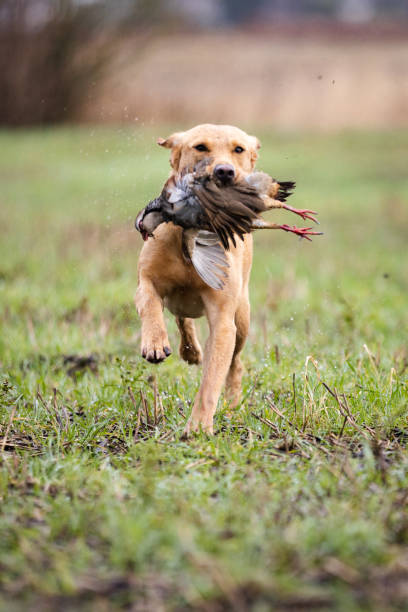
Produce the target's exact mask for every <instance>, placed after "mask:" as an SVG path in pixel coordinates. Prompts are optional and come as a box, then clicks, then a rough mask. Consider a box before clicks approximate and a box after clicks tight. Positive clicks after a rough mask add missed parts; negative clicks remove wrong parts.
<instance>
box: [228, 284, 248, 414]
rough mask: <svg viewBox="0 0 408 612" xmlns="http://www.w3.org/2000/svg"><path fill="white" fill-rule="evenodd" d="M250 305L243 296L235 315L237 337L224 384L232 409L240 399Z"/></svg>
mask: <svg viewBox="0 0 408 612" xmlns="http://www.w3.org/2000/svg"><path fill="white" fill-rule="evenodd" d="M249 318H250V305H249V300H248V296H247V295H246V296H244V297H243V298H242V300H241V302H240V304H239V306H238V308H237V311H236V313H235V325H236V328H237V335H236V340H235V349H234V354H233V356H232V361H231V365H230V369H229V372H228V376H227V380H226V382H225V395H226V398H227V399H228V400H229V401H230V404H231V407H232V408H234V407H235V406H236V405H237V404H238V402H239V400H240V397H241V380H242V371H243V366H242V362H241V352H242V349H243V348H244V344H245V341H246V339H247V336H248V331H249Z"/></svg>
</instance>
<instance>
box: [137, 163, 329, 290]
mask: <svg viewBox="0 0 408 612" xmlns="http://www.w3.org/2000/svg"><path fill="white" fill-rule="evenodd" d="M294 188H295V183H294V182H292V181H287V182H282V181H277V180H275V179H273V178H272V177H270V176H269V175H268V174H266V173H264V172H253V173H251V174H249V175H248V176H246V177H245V179H242V180H239V181H236V182H235V183H233V184H229V185H223V184H220V182H219V181H217V180H216V178H214V177H213V176H212V175H210V174H208V172H206V164H205V163H204V164H203V163H202V162H201V163H200V165H199V166H198V167H196V168H195V169H194V170H193V171H192V172H189V171H186V172H184V173H182V174H180V175H178V176H176V177H171V178H170V179H169V180H168V181H167V182H166V184H165V186H164V188H163V190H162V192H161V194H160V195H159V197H157V198H155V199H154V200H152V201H151V202H149V204H148V205H147V206H146V207H145V208H144V209H143V210H142V211H141V212H140V213H139V214H138V215H137V217H136V221H135V227H136V229H137V230H138V231H139V232H140V233H141V235H142V238H143V240H144V241H146V240H147V239H148V238H149V237H153V236H154V231H155V229H156V228H157V227H158V226H159V225H161V224H162V223H169V222H172V223H174V224H175V225H178V226H180V227H182V228H183V229H184V232H183V251H184V252H185V255H186V257H187V258H188V259H189V260H190V261H191V263H192V264H193V266H194V267H195V269H196V271H197V273H198V274H199V276H201V278H202V279H203V280H204V281H205V282H206V283H207V284H208V285H209V286H210V287H213V288H214V289H222V287H223V286H224V280H223V279H224V278H225V277H226V275H227V274H226V270H225V269H226V268H227V267H228V262H227V258H226V255H225V251H228V250H229V248H230V242H231V243H232V244H233V245H234V246H236V237H237V236H238V237H239V238H240V239H241V240H243V239H244V235H245V234H247V233H250V232H252V231H253V230H255V229H282V230H284V231H286V232H292V233H294V234H296V235H298V236H300V237H301V238H306V239H307V240H311V238H310V236H317V235H320V234H321V232H314V231H311V230H312V228H311V227H307V228H298V227H295V226H292V227H291V226H289V225H278V224H276V223H270V222H267V221H265V220H264V219H263V218H262V217H261V216H260V215H261V213H263V212H265V211H267V210H270V209H272V208H285V209H287V210H290V211H291V212H294V213H296V214H298V215H300V216H301V217H302V218H303V219H310V220H312V221H314V222H315V223H317V219H316V218H315V216H314V215H316V214H317V213H316V212H314V211H312V210H308V209H296V208H293V207H291V206H289V205H288V204H286V199H287V198H288V197H289V196H290V195H291V194H292V191H293V189H294Z"/></svg>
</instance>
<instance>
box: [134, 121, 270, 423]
mask: <svg viewBox="0 0 408 612" xmlns="http://www.w3.org/2000/svg"><path fill="white" fill-rule="evenodd" d="M158 144H160V145H161V146H164V147H167V148H169V149H171V157H170V164H171V166H172V174H177V173H179V172H181V171H182V170H183V169H185V168H186V167H187V168H190V169H192V168H193V167H194V166H195V164H196V163H197V162H198V161H200V159H202V158H203V157H210V158H211V160H212V161H211V165H210V171H212V170H213V169H214V168H215V166H216V165H217V164H224V163H227V164H231V165H233V166H234V169H235V176H236V178H237V179H239V178H243V177H244V176H245V175H247V174H249V173H250V172H252V170H253V169H254V166H255V162H256V159H257V150H258V149H259V146H260V145H259V141H258V139H257V138H255V137H254V136H249V135H248V134H246V133H245V132H243V131H242V130H240V129H239V128H236V127H232V126H228V125H211V124H205V125H198V126H196V127H194V128H192V129H190V130H188V131H186V132H178V133H176V134H172V135H171V136H169V137H168V138H166V139H159V141H158ZM198 144H204V145H206V147H207V148H208V151H209V152H199V151H197V150H196V149H195V148H194V147H195V146H196V145H198ZM237 146H241V147H242V148H243V149H244V151H243V152H242V153H236V152H234V149H235V147H237ZM181 235H182V230H181V228H179V227H176V226H174V225H172V224H171V223H167V224H162V225H160V226H159V227H158V228H157V230H156V231H155V234H154V236H155V237H154V238H149V239H148V240H147V242H145V244H144V246H143V249H142V251H141V254H140V258H139V267H138V271H139V285H138V289H137V292H136V296H135V303H136V308H137V310H138V313H139V315H140V317H141V320H142V334H141V335H142V340H141V348H142V355H144V356H145V357H146V358H147V359H149V360H156V361H161V360H163V359H165V358H166V351H167V352H168V347H169V346H170V345H169V340H168V336H167V331H166V326H165V322H164V317H163V307H164V306H166V307H167V308H168V309H169V310H170V312H172V313H173V314H174V315H175V316H176V320H177V325H178V327H179V330H180V335H181V343H180V355H181V357H182V358H183V359H185V360H186V361H187V362H188V363H200V362H201V360H202V361H203V376H202V381H201V385H200V389H199V391H198V393H197V396H196V398H195V401H194V406H193V410H192V413H191V416H190V419H189V420H188V423H187V425H186V429H185V433H186V434H188V433H190V432H191V431H198V430H199V429H203V430H204V431H207V432H209V433H212V431H213V417H214V413H215V410H216V407H217V402H218V399H219V396H220V393H221V389H222V386H223V384H224V382H226V395H227V397H228V399H229V400H230V401H231V404H232V405H233V406H235V405H237V404H238V402H239V399H240V395H241V378H242V364H241V359H240V354H241V351H242V348H243V346H244V343H245V340H246V337H247V335H248V328H249V300H248V282H249V275H250V271H251V263H252V236H251V235H249V234H247V235H246V236H245V240H244V241H243V242H242V241H241V240H238V241H237V246H236V248H234V247H232V248H231V250H230V251H228V252H227V258H228V261H229V265H230V268H229V270H228V279H227V280H226V284H225V287H224V289H223V290H221V291H217V290H214V289H211V288H210V287H208V286H207V285H206V284H205V283H204V282H203V281H202V280H201V279H200V277H199V276H198V275H197V273H196V272H195V270H194V268H193V266H192V265H191V264H190V263H188V262H187V261H186V260H185V257H184V256H183V252H182V243H181ZM202 315H205V316H206V317H207V320H208V323H209V330H210V332H209V337H208V339H207V342H206V346H205V351H204V357H203V359H202V351H201V347H200V345H199V343H198V340H197V336H196V333H195V328H194V322H193V319H195V318H197V317H200V316H202ZM165 349H166V351H165Z"/></svg>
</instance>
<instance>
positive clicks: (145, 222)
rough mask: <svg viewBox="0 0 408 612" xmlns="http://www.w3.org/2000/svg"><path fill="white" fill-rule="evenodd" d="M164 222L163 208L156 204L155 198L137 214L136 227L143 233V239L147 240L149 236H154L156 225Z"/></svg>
mask: <svg viewBox="0 0 408 612" xmlns="http://www.w3.org/2000/svg"><path fill="white" fill-rule="evenodd" d="M163 222H164V217H163V213H162V210H161V209H160V208H158V207H157V206H156V205H155V200H153V202H150V203H149V204H148V205H147V206H146V208H144V209H143V210H141V211H140V213H139V214H138V215H137V217H136V220H135V228H136V229H137V231H138V232H140V233H141V234H142V238H143V240H144V241H146V240H147V239H148V238H149V237H152V236H153V232H154V230H155V229H156V227H158V226H159V225H160V224H161V223H163Z"/></svg>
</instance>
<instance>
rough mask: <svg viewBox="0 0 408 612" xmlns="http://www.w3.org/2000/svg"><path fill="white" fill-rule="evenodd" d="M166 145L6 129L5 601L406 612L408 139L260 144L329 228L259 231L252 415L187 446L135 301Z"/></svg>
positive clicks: (0, 250) (248, 394)
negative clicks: (144, 233)
mask: <svg viewBox="0 0 408 612" xmlns="http://www.w3.org/2000/svg"><path fill="white" fill-rule="evenodd" d="M168 131H169V129H168V128H160V129H159V128H157V129H156V128H155V129H150V128H149V129H147V128H145V129H144V130H142V131H137V132H135V131H132V130H130V129H128V128H126V129H117V130H115V129H110V130H109V129H95V130H94V129H92V128H83V129H68V128H67V129H60V130H49V131H43V132H41V131H21V132H17V131H16V132H2V133H1V134H0V144H1V147H0V160H1V161H0V164H1V165H0V175H1V185H2V188H1V193H0V236H1V239H0V326H1V335H0V377H1V378H0V427H1V430H0V451H1V460H0V461H1V463H0V500H1V520H0V608H1V609H2V610H3V609H4V610H22V609H24V610H37V609H38V610H47V609H50V610H54V609H58V610H79V609H80V610H88V609H89V610H108V609H115V608H116V607H118V608H121V607H123V608H128V609H133V610H155V611H156V610H181V609H183V610H203V611H204V610H211V611H212V610H217V611H218V610H238V611H240V610H249V609H251V610H256V611H264V610H298V609H307V610H315V609H316V610H317V609H319V610H325V609H338V610H348V611H353V610H376V611H377V610H394V609H401V610H402V609H407V608H406V605H407V604H406V602H407V600H408V587H407V584H408V547H407V545H408V515H407V502H408V473H407V470H408V455H407V441H408V423H407V400H408V389H407V382H408V378H407V372H408V347H407V306H408V303H407V301H408V300H407V296H408V267H407V247H408V240H407V238H408V174H407V167H406V152H407V150H408V133H406V132H405V133H402V132H392V133H377V134H374V133H370V134H352V133H350V134H346V133H345V134H342V135H338V136H323V135H321V136H315V135H313V134H304V135H295V134H287V135H284V134H276V133H264V134H259V136H260V137H261V139H262V142H263V149H262V150H261V157H260V163H259V167H260V168H262V169H264V170H266V171H268V172H270V173H272V174H273V175H275V176H277V177H279V178H282V179H292V178H294V179H296V180H297V190H296V194H295V195H294V196H293V198H292V202H291V203H292V204H293V205H294V206H299V207H308V208H313V209H315V210H317V211H319V217H320V221H321V225H320V227H321V229H322V231H324V236H322V237H319V238H316V239H315V240H314V241H313V243H308V242H305V241H304V242H299V241H298V240H297V239H296V238H295V237H294V236H291V235H288V234H284V233H282V235H280V233H278V232H270V233H268V232H264V233H260V234H258V235H256V238H255V261H254V268H253V273H252V280H251V303H252V324H251V333H250V338H249V341H248V344H247V346H246V349H245V352H244V363H245V367H246V374H245V377H244V393H243V400H242V403H241V406H240V408H239V409H238V410H237V411H234V413H233V414H230V413H229V411H228V406H227V405H226V404H225V403H224V402H222V401H221V402H220V405H219V410H218V413H217V416H216V423H215V428H216V435H215V436H214V437H212V438H207V437H206V436H204V435H201V436H198V437H196V438H194V439H192V440H191V441H188V442H185V441H181V440H180V435H181V432H182V429H183V425H184V423H185V420H186V417H187V415H188V414H189V411H190V407H191V401H192V399H193V397H194V393H195V392H196V390H197V387H198V384H199V378H200V371H199V369H197V368H196V367H189V366H187V365H186V364H185V363H184V362H182V361H181V360H180V359H179V358H178V356H177V351H176V349H177V336H176V333H175V325H174V322H173V321H172V320H171V318H170V316H169V317H168V321H169V328H170V337H171V340H172V347H173V351H174V353H173V355H172V356H171V357H170V358H169V359H168V360H167V361H166V363H164V364H162V365H160V366H158V367H157V366H151V365H148V364H146V363H144V362H143V361H142V359H141V357H140V356H139V321H138V318H137V315H136V313H135V311H134V307H133V299H132V298H133V293H134V290H135V287H136V282H137V278H136V262H137V255H138V250H139V248H140V246H141V239H140V236H139V235H138V234H137V233H136V232H135V231H134V229H133V219H134V217H135V216H136V212H137V211H138V210H139V209H140V208H142V207H143V206H144V205H145V203H146V202H147V201H148V200H149V199H150V198H151V197H152V196H154V195H155V194H157V193H158V191H159V188H160V186H161V184H162V183H163V181H164V179H165V177H166V175H167V171H168V170H167V156H166V154H165V153H164V152H163V150H161V149H159V148H158V147H156V146H155V145H154V137H156V136H160V135H162V136H166V135H167V133H168ZM271 217H274V218H275V219H278V218H279V219H282V222H289V223H292V222H294V221H296V220H295V219H294V218H293V217H292V216H291V215H290V214H289V213H285V212H276V213H275V214H274V215H272V214H271ZM200 332H201V336H202V337H205V333H206V329H205V325H204V324H203V325H202V326H201V328H200ZM81 358H82V359H81ZM129 389H130V390H131V392H130V391H129ZM132 394H133V397H134V402H133V401H132V397H131V395H132ZM141 408H143V409H142V410H141ZM162 408H163V409H164V414H163V412H162Z"/></svg>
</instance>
